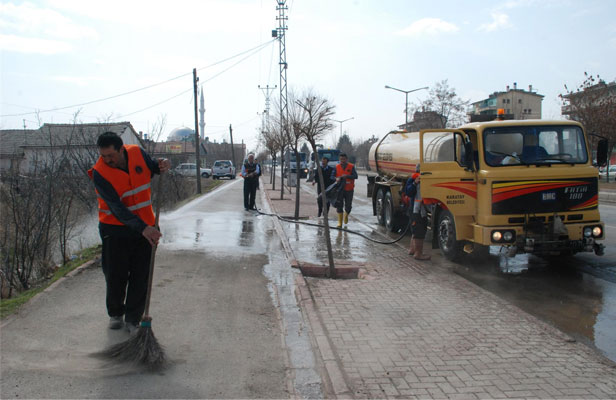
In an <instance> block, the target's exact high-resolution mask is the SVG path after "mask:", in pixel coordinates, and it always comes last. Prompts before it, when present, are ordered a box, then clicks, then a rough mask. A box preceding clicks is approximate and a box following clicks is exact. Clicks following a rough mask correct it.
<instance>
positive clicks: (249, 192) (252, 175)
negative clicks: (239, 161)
mask: <svg viewBox="0 0 616 400" xmlns="http://www.w3.org/2000/svg"><path fill="white" fill-rule="evenodd" d="M240 175H242V177H243V178H244V208H245V209H246V211H249V210H254V209H255V196H256V194H257V188H258V187H259V176H261V166H260V165H259V163H257V162H255V155H254V154H252V153H250V154H248V158H247V159H246V161H245V162H244V165H242V173H241V174H240Z"/></svg>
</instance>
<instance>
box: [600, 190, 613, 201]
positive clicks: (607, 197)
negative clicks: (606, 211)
mask: <svg viewBox="0 0 616 400" xmlns="http://www.w3.org/2000/svg"><path fill="white" fill-rule="evenodd" d="M601 203H605V204H616V191H612V190H604V191H600V192H599V204H601Z"/></svg>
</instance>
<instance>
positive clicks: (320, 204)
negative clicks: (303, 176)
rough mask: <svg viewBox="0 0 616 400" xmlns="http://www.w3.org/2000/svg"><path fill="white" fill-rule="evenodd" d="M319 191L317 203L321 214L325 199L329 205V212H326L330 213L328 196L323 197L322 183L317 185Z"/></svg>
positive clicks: (327, 205)
mask: <svg viewBox="0 0 616 400" xmlns="http://www.w3.org/2000/svg"><path fill="white" fill-rule="evenodd" d="M317 193H318V194H319V195H318V196H317V205H318V206H319V215H323V201H324V202H325V204H326V207H327V212H326V213H325V214H329V201H328V200H327V197H324V198H321V185H317Z"/></svg>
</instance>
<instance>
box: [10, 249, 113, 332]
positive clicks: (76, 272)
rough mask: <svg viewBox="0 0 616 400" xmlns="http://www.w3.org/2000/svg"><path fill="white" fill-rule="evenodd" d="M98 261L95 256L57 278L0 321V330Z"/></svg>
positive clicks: (99, 258) (98, 257)
mask: <svg viewBox="0 0 616 400" xmlns="http://www.w3.org/2000/svg"><path fill="white" fill-rule="evenodd" d="M100 260H101V256H100V255H99V256H96V257H94V258H93V259H92V260H90V261H86V262H85V263H83V264H81V265H80V266H78V267H76V268H75V269H74V270H72V271H71V272H69V273H68V274H66V275H64V276H63V277H61V278H59V279H58V280H57V281H55V282H54V283H52V284H51V285H49V286H47V287H46V288H45V289H44V290H43V291H41V292H40V293H37V294H36V295H35V296H34V297H32V298H31V299H30V300H28V301H27V302H25V303H24V304H23V305H22V306H21V307H19V309H17V311H16V312H15V313H14V314H12V315H9V316H8V317H6V319H5V320H4V321H2V323H0V328H4V327H5V326H7V325H9V324H10V323H11V322H13V321H14V320H15V319H17V318H18V317H19V316H20V315H21V312H22V311H23V310H24V308H27V307H31V306H32V305H34V304H36V303H37V302H38V301H40V300H41V297H42V296H43V295H44V294H46V293H49V292H51V291H52V290H54V289H55V288H57V287H58V286H60V285H61V284H62V283H63V282H64V281H66V280H68V279H70V278H74V277H75V276H77V275H79V274H80V273H82V272H83V271H85V270H86V269H87V268H89V267H91V266H92V265H94V264H96V263H98V262H100Z"/></svg>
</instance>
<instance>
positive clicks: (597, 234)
mask: <svg viewBox="0 0 616 400" xmlns="http://www.w3.org/2000/svg"><path fill="white" fill-rule="evenodd" d="M602 235H603V229H601V227H600V226H595V227H594V228H592V236H593V237H596V238H597V237H601V236H602Z"/></svg>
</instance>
